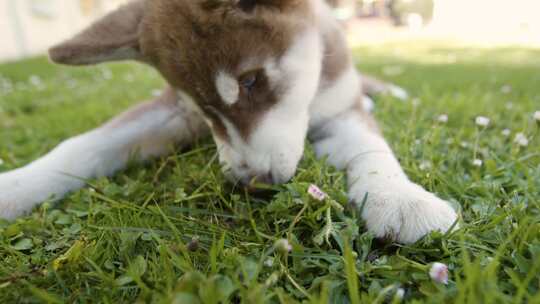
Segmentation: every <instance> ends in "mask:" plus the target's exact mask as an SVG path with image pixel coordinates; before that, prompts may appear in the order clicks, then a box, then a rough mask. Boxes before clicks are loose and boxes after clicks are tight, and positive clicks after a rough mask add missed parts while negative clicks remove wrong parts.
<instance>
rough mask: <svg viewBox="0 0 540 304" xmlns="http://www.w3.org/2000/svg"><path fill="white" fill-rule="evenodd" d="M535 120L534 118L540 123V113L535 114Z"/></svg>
mask: <svg viewBox="0 0 540 304" xmlns="http://www.w3.org/2000/svg"><path fill="white" fill-rule="evenodd" d="M533 118H534V120H536V121H537V122H540V111H536V112H534V114H533Z"/></svg>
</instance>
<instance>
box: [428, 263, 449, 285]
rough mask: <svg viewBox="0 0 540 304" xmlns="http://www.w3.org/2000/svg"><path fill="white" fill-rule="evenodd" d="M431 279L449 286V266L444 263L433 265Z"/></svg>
mask: <svg viewBox="0 0 540 304" xmlns="http://www.w3.org/2000/svg"><path fill="white" fill-rule="evenodd" d="M429 277H430V278H431V279H432V280H433V281H435V282H437V283H441V284H445V285H447V284H448V266H446V265H445V264H443V263H438V262H437V263H433V265H431V269H430V270H429Z"/></svg>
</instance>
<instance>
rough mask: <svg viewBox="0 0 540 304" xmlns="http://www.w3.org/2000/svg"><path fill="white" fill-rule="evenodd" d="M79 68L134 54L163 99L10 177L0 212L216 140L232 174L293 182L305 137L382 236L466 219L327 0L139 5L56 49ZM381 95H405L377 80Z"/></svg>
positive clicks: (0, 191) (0, 178) (16, 210)
mask: <svg viewBox="0 0 540 304" xmlns="http://www.w3.org/2000/svg"><path fill="white" fill-rule="evenodd" d="M50 56H51V59H52V60H53V61H55V62H58V63H63V64H71V65H84V64H97V63H101V62H105V61H111V60H127V59H133V60H138V61H141V62H144V63H147V64H149V65H151V66H153V67H155V68H156V69H157V70H158V71H159V72H160V73H161V74H162V75H163V77H164V78H165V79H166V80H167V82H168V83H169V88H167V89H166V90H165V92H164V94H163V95H162V96H161V97H160V98H158V99H156V100H154V101H152V102H149V103H145V104H142V105H140V106H138V107H136V108H135V109H133V110H130V111H128V112H126V113H124V114H122V115H120V117H118V118H115V119H114V120H112V121H111V122H109V123H107V124H105V125H104V126H102V127H100V128H98V129H95V130H93V131H90V132H88V133H85V134H82V135H80V136H77V137H74V138H72V139H69V140H67V141H65V142H63V143H62V144H60V145H59V146H58V147H57V148H56V149H54V150H53V151H51V152H50V153H49V154H47V155H45V156H44V157H42V158H40V159H38V160H36V161H34V162H33V163H31V164H29V165H27V166H25V167H23V168H20V169H17V170H14V171H11V172H6V173H2V174H0V217H3V218H7V219H13V218H15V217H17V216H19V215H21V214H24V213H25V212H28V211H30V210H31V209H32V208H33V207H34V206H36V205H37V204H39V203H40V202H42V201H44V200H47V199H50V198H54V199H59V198H61V197H62V196H64V195H65V194H66V193H68V192H70V191H73V190H76V189H78V188H80V187H83V186H84V182H83V180H85V179H88V178H94V177H100V176H108V175H111V174H113V173H114V172H115V171H117V170H119V169H121V168H122V167H124V165H125V164H126V162H127V161H128V158H130V156H132V154H133V153H135V152H137V153H138V156H139V158H140V160H145V159H148V158H151V157H154V156H159V155H163V154H165V153H167V152H170V151H169V148H170V147H171V146H172V145H173V144H175V145H188V144H190V143H191V142H192V141H193V140H194V139H195V138H197V137H200V136H205V135H207V134H209V133H211V134H212V136H213V138H214V139H215V142H216V144H217V147H218V151H219V156H220V160H221V162H222V164H223V167H224V172H225V173H226V175H227V176H229V177H230V178H231V179H234V180H237V181H241V182H243V183H245V184H248V183H249V182H250V181H252V180H254V179H257V180H258V181H261V182H266V183H283V182H286V181H288V180H289V179H290V178H291V177H292V176H293V175H294V173H295V171H296V167H297V164H298V162H299V160H300V158H301V157H302V154H303V150H304V141H305V139H306V137H307V138H308V139H310V140H311V141H312V142H313V144H314V147H315V150H316V152H317V154H318V155H319V156H321V157H323V156H328V160H329V162H330V163H331V164H333V165H334V166H336V167H338V168H340V169H345V170H347V174H348V181H349V194H350V198H351V200H352V201H353V202H356V203H358V204H359V203H361V202H362V201H363V200H364V198H365V197H366V194H367V201H366V203H365V205H364V208H363V209H362V210H363V213H362V217H363V219H364V220H365V221H366V222H367V227H368V229H369V230H370V231H371V232H373V233H374V235H376V236H377V237H390V238H392V239H394V240H396V241H399V242H403V243H410V242H414V241H416V240H418V239H419V238H420V237H422V236H423V235H425V234H426V233H428V232H430V231H433V230H440V231H447V230H448V229H449V228H450V227H451V226H452V224H453V223H454V222H455V221H456V218H457V216H456V213H455V212H454V210H453V209H452V208H451V207H450V206H449V205H448V204H447V203H446V202H445V201H443V200H441V199H439V198H437V197H436V196H435V195H433V194H431V193H429V192H427V191H425V190H424V189H423V188H422V187H420V186H418V185H416V184H414V183H413V182H411V181H410V180H409V179H408V178H407V176H406V175H405V173H404V172H403V170H402V169H401V167H400V165H399V163H398V161H397V160H396V158H395V156H394V155H393V153H392V151H391V149H390V147H389V146H388V144H387V143H386V142H385V140H384V139H383V137H382V136H381V133H380V132H379V131H378V129H377V126H376V123H375V121H374V120H373V118H372V117H371V116H370V115H369V113H368V111H366V110H365V98H364V94H365V93H366V92H365V91H364V90H363V85H362V79H361V77H360V76H359V74H358V72H357V71H356V70H355V68H354V66H353V63H352V60H351V55H350V53H349V51H348V50H347V46H346V42H345V38H344V34H343V33H342V30H341V28H340V25H339V24H338V23H337V22H336V21H335V20H334V18H333V17H332V14H331V11H330V8H329V7H328V6H327V5H326V3H325V2H324V1H323V0H136V1H133V2H130V3H129V4H127V5H126V6H124V7H122V8H120V9H118V10H117V11H115V12H113V13H111V14H109V15H108V16H106V17H104V18H103V19H102V20H100V21H99V22H97V23H96V24H94V25H93V26H91V27H90V28H89V29H87V30H86V31H84V32H82V33H81V34H79V35H77V36H76V37H74V38H73V39H71V40H69V41H67V42H65V43H63V44H60V45H59V46H57V47H55V48H53V49H52V50H51V51H50ZM364 87H365V88H368V89H371V90H373V91H378V92H384V91H391V92H393V93H395V94H399V95H404V94H405V93H404V92H403V91H400V89H399V88H397V87H393V86H389V85H384V84H381V83H379V82H377V81H376V80H373V79H370V78H366V80H365V82H364Z"/></svg>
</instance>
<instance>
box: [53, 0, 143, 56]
mask: <svg viewBox="0 0 540 304" xmlns="http://www.w3.org/2000/svg"><path fill="white" fill-rule="evenodd" d="M144 5H145V1H144V0H135V1H132V2H130V3H129V4H127V5H125V6H123V7H121V8H120V9H118V10H117V11H114V12H112V13H110V14H109V15H107V16H106V17H104V18H103V19H102V20H100V21H98V22H97V23H95V24H94V25H92V26H91V27H90V28H88V29H87V30H85V31H83V32H82V33H81V34H79V35H77V36H75V37H74V38H73V39H71V40H68V41H66V42H64V43H62V44H60V45H58V46H56V47H54V48H52V49H50V50H49V56H50V58H51V60H52V61H54V62H57V63H63V64H71V65H83V64H93V63H98V62H102V61H105V60H107V61H108V60H121V59H138V60H142V59H143V58H141V57H135V58H133V57H130V58H124V55H125V54H126V53H136V52H138V50H139V33H138V29H139V24H140V23H141V20H142V18H143V12H144V9H143V7H144Z"/></svg>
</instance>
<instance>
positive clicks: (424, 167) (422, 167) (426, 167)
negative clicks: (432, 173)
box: [418, 160, 431, 171]
mask: <svg viewBox="0 0 540 304" xmlns="http://www.w3.org/2000/svg"><path fill="white" fill-rule="evenodd" d="M418 168H419V169H420V170H422V171H426V170H429V169H431V162H430V161H427V160H424V161H422V162H421V163H420V165H419V166H418Z"/></svg>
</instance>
